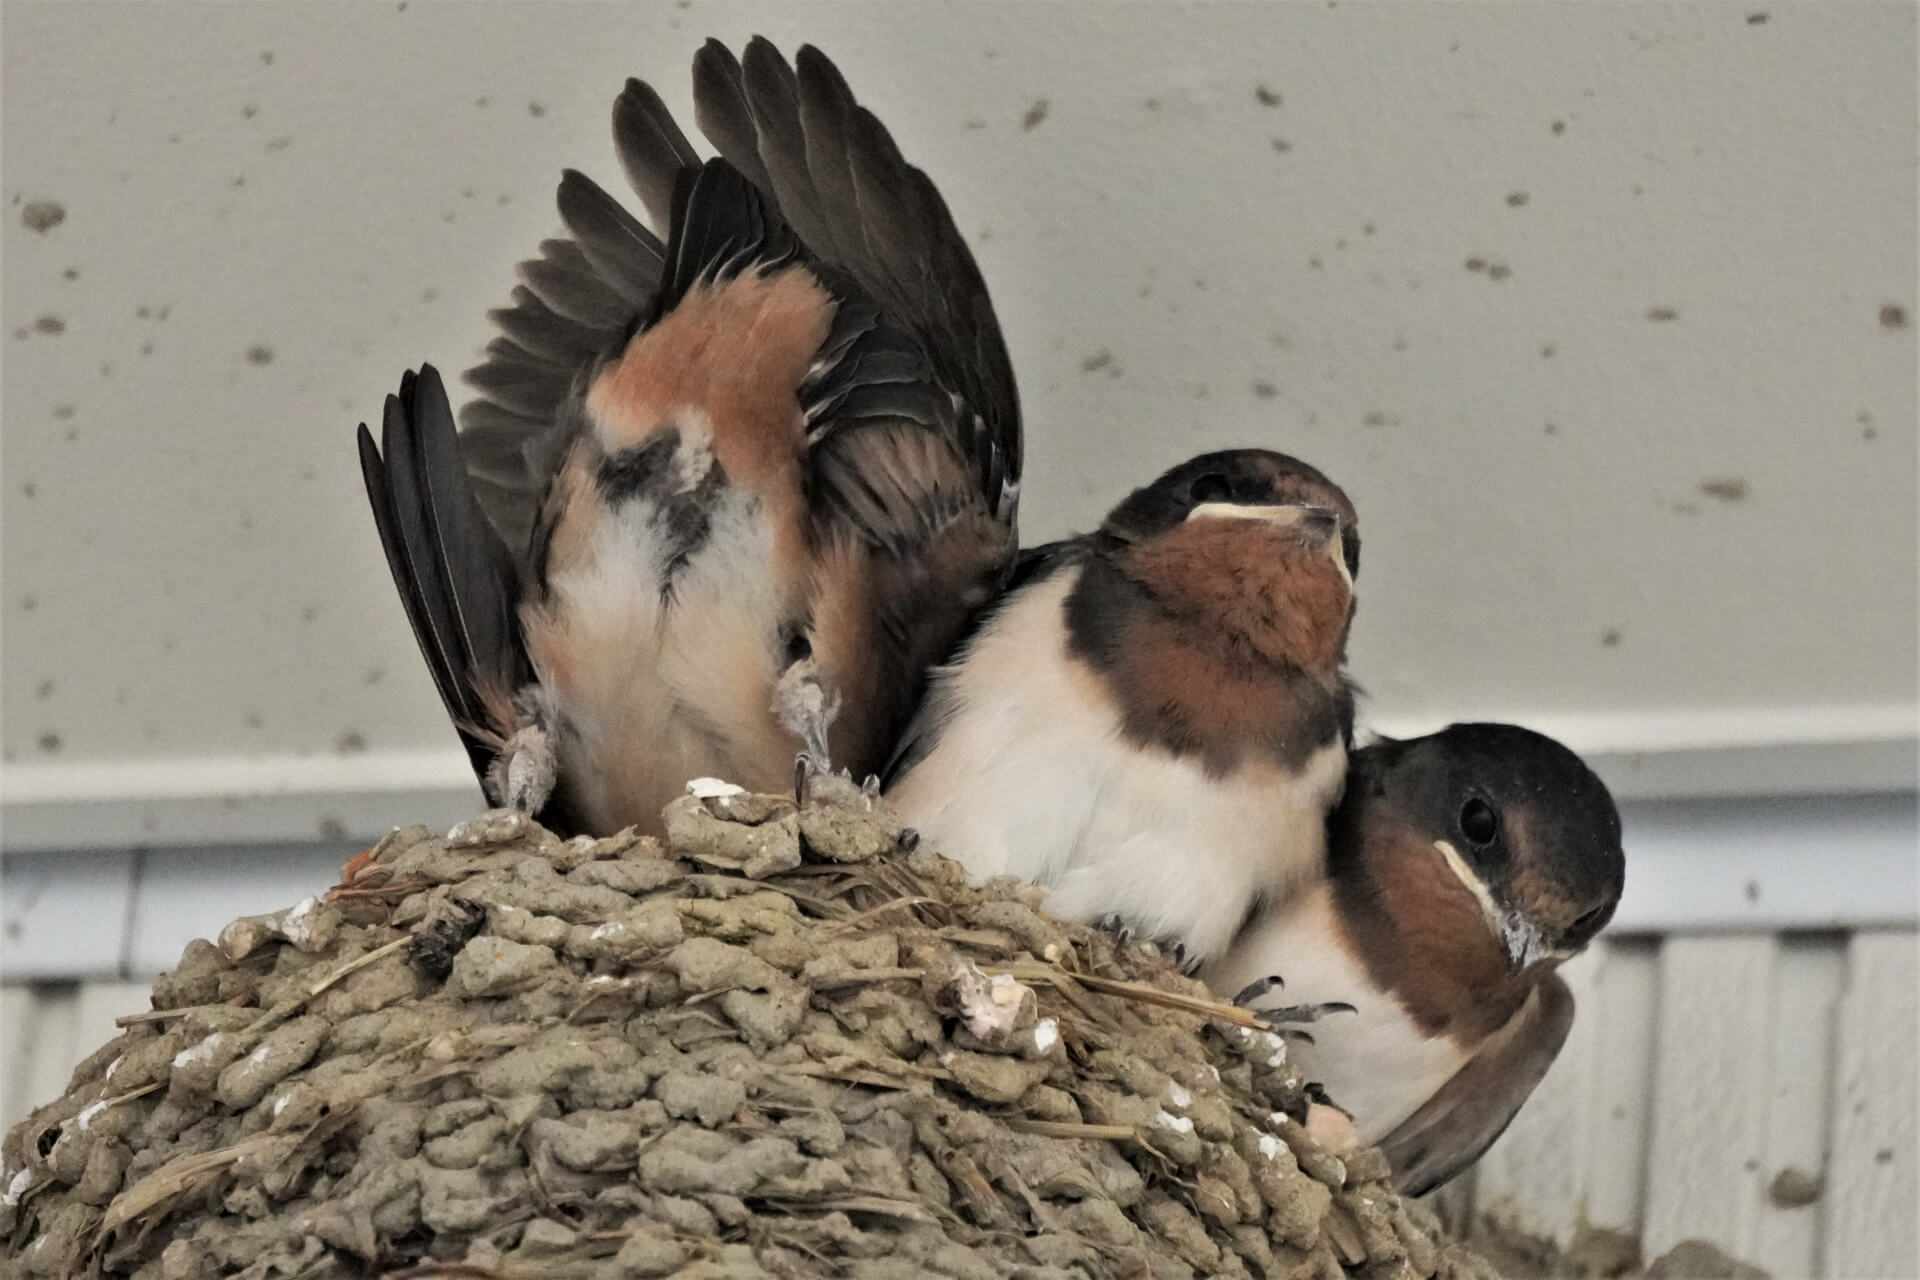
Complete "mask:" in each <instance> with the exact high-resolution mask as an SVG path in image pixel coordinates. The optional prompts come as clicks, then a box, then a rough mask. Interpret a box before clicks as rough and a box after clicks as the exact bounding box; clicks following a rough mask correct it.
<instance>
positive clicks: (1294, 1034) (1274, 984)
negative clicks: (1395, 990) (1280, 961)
mask: <svg viewBox="0 0 1920 1280" xmlns="http://www.w3.org/2000/svg"><path fill="white" fill-rule="evenodd" d="M1286 985H1287V984H1286V980H1285V979H1283V978H1282V977H1281V976H1280V975H1279V974H1277V973H1272V974H1268V975H1267V976H1266V977H1264V978H1260V979H1257V980H1256V981H1253V982H1249V983H1248V984H1247V985H1246V986H1244V987H1242V988H1240V990H1239V991H1238V992H1237V993H1235V995H1234V997H1233V1003H1235V1004H1237V1005H1239V1006H1240V1007H1241V1008H1242V1009H1249V1010H1252V1011H1253V1012H1254V1013H1256V1014H1258V1015H1260V1020H1261V1021H1262V1022H1264V1023H1266V1024H1267V1028H1268V1029H1269V1030H1271V1031H1272V1032H1274V1033H1275V1034H1276V1035H1280V1036H1284V1037H1286V1038H1287V1039H1289V1040H1298V1041H1301V1042H1302V1043H1304V1044H1312V1043H1313V1036H1312V1035H1311V1034H1309V1033H1308V1032H1305V1031H1302V1030H1300V1024H1302V1023H1310V1022H1318V1021H1320V1019H1322V1018H1324V1017H1327V1016H1328V1015H1330V1014H1335V1013H1357V1012H1359V1010H1357V1009H1355V1008H1354V1007H1353V1006H1352V1005H1350V1004H1348V1003H1347V1002H1346V1001H1345V1000H1328V1001H1325V1002H1323V1003H1320V1004H1289V1005H1281V1006H1279V1007H1278V1008H1272V1009H1259V1008H1255V1007H1254V1006H1255V1004H1256V1003H1257V1002H1258V1001H1260V1000H1262V999H1264V998H1265V997H1266V996H1268V995H1269V994H1271V993H1272V992H1275V991H1278V990H1279V989H1280V988H1282V987H1284V986H1286Z"/></svg>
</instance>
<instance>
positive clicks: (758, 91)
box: [360, 39, 1021, 834]
mask: <svg viewBox="0 0 1920 1280" xmlns="http://www.w3.org/2000/svg"><path fill="white" fill-rule="evenodd" d="M694 101H695V109H696V119H697V120H698V123H699V125H700V128H701V131H702V132H703V133H704V134H705V135H706V136H707V138H708V139H709V140H710V141H711V142H712V143H713V145H714V146H715V148H716V149H717V150H718V151H719V157H718V158H716V159H711V160H707V161H705V162H703V161H702V160H701V159H700V158H699V156H698V155H697V153H696V152H695V151H694V149H693V147H692V146H691V145H690V144H689V142H688V141H687V139H686V137H685V136H684V134H683V133H682V132H681V130H680V129H679V127H678V126H677V125H676V124H675V123H674V121H673V118H672V117H671V115H670V114H669V113H668V112H667V110H666V108H665V106H664V104H663V103H662V102H661V100H660V97H659V95H658V94H656V93H655V92H654V91H653V90H652V89H651V88H649V87H648V86H646V85H644V84H642V83H640V82H639V81H629V82H628V83H627V86H626V91H625V92H624V93H622V94H621V95H620V98H619V100H618V101H617V102H616V103H615V105H614V110H613V132H614V140H615V144H616V147H617V150H618V153H619V158H620V162H621V165H622V167H623V168H624V170H625V173H626V176H627V179H628V181H629V182H630V184H631V185H632V187H633V188H634V190H635V192H636V193H637V194H638V195H639V197H640V200H641V202H642V203H643V204H644V205H645V207H646V209H647V212H648V214H649V215H650V218H651V221H652V224H653V226H654V228H656V229H658V231H659V235H658V236H656V235H655V233H654V231H651V230H649V229H648V228H647V227H646V226H644V225H642V223H641V222H640V221H639V220H637V219H636V218H635V217H634V216H632V215H631V214H630V213H629V212H628V211H627V210H626V209H625V208H624V207H623V206H622V205H621V204H620V203H619V202H618V201H617V200H615V199H614V198H613V197H612V196H610V195H608V194H607V193H606V192H605V191H603V190H602V189H601V188H600V187H598V186H596V185H595V184H594V183H592V182H591V181H589V180H588V179H587V178H585V177H583V176H581V175H580V174H578V173H575V172H568V173H567V174H566V176H565V178H564V179H563V181H562V182H561V184H560V188H559V207H560V216H561V219H562V221H563V223H564V224H565V226H566V230H567V235H566V237H565V238H560V239H554V240H549V241H547V242H545V243H544V244H542V245H541V252H540V256H539V257H538V258H535V259H533V260H532V261H529V262H526V263H524V264H522V266H521V271H520V274H521V279H522V284H521V285H520V286H519V287H518V288H516V289H515V290H514V291H513V295H512V305H511V306H509V307H507V308H506V309H504V310H501V311H498V312H495V313H494V315H495V319H496V320H497V322H498V324H499V327H500V336H498V337H497V338H496V339H494V341H493V343H492V345H491V346H489V347H488V349H487V353H486V358H485V361H484V362H483V363H482V364H480V365H479V367H477V368H475V369H474V370H473V371H472V372H471V373H470V374H469V375H468V377H469V381H470V382H472V383H473V384H474V386H475V387H476V388H478V390H479V392H480V398H479V399H478V400H477V401H475V402H474V403H471V404H469V405H467V406H466V408H465V410H464V412H463V413H462V415H461V418H460V424H461V425H460V428H459V430H458V431H457V432H456V429H455V426H454V418H453V414H452V411H451V408H450V406H449V404H448V401H447V396H446V391H445V389H444V387H443V386H442V385H441V382H440V379H439V377H438V375H436V374H435V373H434V372H433V370H432V369H431V368H427V369H423V370H422V371H421V372H420V374H419V375H418V376H417V377H416V376H414V375H411V374H410V375H408V377H407V378H406V379H405V380H404V381H403V383H402V385H401V390H400V394H399V395H397V396H395V397H392V398H390V399H389V401H388V404H387V408H386V417H385V422H384V426H383V440H382V442H381V444H380V445H378V446H376V444H375V442H374V440H373V438H372V436H371V434H370V433H369V432H368V431H367V429H366V428H365V427H364V426H363V427H362V428H361V429H360V454H361V461H362V467H363V471H364V473H365V478H366V482H367V491H368V495H369V498H370V500H371V502H372V506H373V512H374V518H375V522H376V523H377V524H378V526H379V530H380V535H381V539H382V542H383V544H384V546H385V548H386V552H387V557H388V562H389V565H390V568H391V570H392V573H393V578H394V582H395V584H396V585H397V587H398V588H399V591H400V595H401V598H402V600H403V602H404V604H405V606H406V610H407V614H408V617H409V619H410V620H411V622H412V624H413V628H414V632H415V635H416V638H417V639H418V640H419V643H420V648H421V651H422V653H423V654H424V655H425V657H426V660H427V665H428V666H429V667H430V668H431V670H432V673H433V677H434V681H435V683H436V685H437V687H438V689H439V691H440V694H441V697H442V699H443V701H444V702H445V704H446V707H447V711H448V713H449V715H450V716H451V717H452V719H453V721H454V724H455V726H456V727H457V729H458V730H459V733H460V736H461V738H462V741H463V742H464V744H465V746H466V748H467V751H468V754H469V757H470V759H471V761H472V763H473V766H474V769H475V771H476V773H478V775H479V776H480V778H481V780H482V783H483V786H484V787H485V789H486V791H487V793H488V795H489V796H490V798H491V799H492V800H493V802H494V803H496V804H500V805H512V806H516V807H518V808H521V809H524V810H527V811H529V812H532V813H535V814H538V815H539V816H540V817H541V818H542V820H543V821H545V822H546V823H547V824H548V825H549V826H552V827H555V828H557V829H560V830H565V831H578V832H589V833H596V834H604V833H609V832H612V831H615V830H617V829H619V828H622V827H626V826H637V827H639V828H641V829H642V830H650V829H653V828H655V827H656V826H657V825H658V821H659V814H660V810H661V808H662V806H663V805H664V804H665V803H666V802H667V801H668V800H669V799H670V798H672V797H673V796H674V795H677V794H679V792H680V790H681V788H682V786H683V784H684V782H685V781H686V779H688V778H690V777H697V776H702V775H718V776H721V777H724V778H727V779H730V780H732V781H735V782H738V783H741V784H744V785H746V786H747V787H749V788H752V789H755V790H778V789H781V788H782V787H783V785H784V784H786V783H788V782H789V781H791V780H792V779H793V777H794V768H795V761H796V758H797V757H799V758H802V759H804V761H805V762H806V763H807V766H808V767H810V768H812V769H813V770H816V771H824V770H826V769H828V768H830V767H831V765H832V764H838V765H841V766H845V767H847V768H849V769H851V770H852V771H853V772H854V774H855V775H856V776H858V775H865V774H871V773H875V772H877V771H878V770H879V768H880V767H881V766H882V765H883V764H884V763H885V761H886V759H887V757H888V753H889V752H890V750H891V749H892V747H893V745H894V743H895V741H896V740H897V739H898V737H899V735H900V733H901V731H902V729H903V728H904V726H905V725H906V723H907V721H908V719H909V717H910V715H911V713H912V710H913V708H914V706H915V704H916V703H917V701H918V698H919V694H920V691H921V688H922V685H923V682H924V676H925V672H926V670H927V668H928V667H929V665H930V664H932V663H935V662H937V661H939V660H940V659H941V658H942V657H943V656H944V655H945V654H946V653H947V652H948V651H949V649H950V648H951V646H952V644H953V643H954V641H955V640H956V638H957V637H958V636H959V635H960V634H961V632H962V630H963V628H964V626H965V625H966V623H967V621H968V619H969V617H970V616H971V614H972V613H973V612H974V611H975V610H977V609H978V608H979V607H980V606H981V605H983V604H984V603H986V602H987V601H988V600H989V599H990V598H991V597H992V596H993V595H994V594H995V592H996V591H997V590H998V589H999V588H1000V587H1001V585H1002V584H1003V583H1004V581H1005V580H1006V577H1007V575H1008V573H1009V572H1010V570H1011V568H1012V566H1013V562H1014V554H1015V549H1016V547H1017V539H1016V534H1015V528H1014V516H1015V507H1016V502H1017V495H1018V480H1019V473H1020V448H1021V440H1020V417H1019V408H1018V403H1017V399H1016V395H1015V389H1014V379H1013V371H1012V367H1011V365H1010V363H1009V361H1008V358H1007V353H1006V348H1005V345H1004V343H1003V341H1002V339H1001V335H1000V330H999V326H998V323H997V322H996V320H995V318H994V313H993V308H992V305H991V303H990V302H989V300H988V297H987V290H986V286H985V284H984V283H983V282H982V280H981V278H980V273H979V271H978V269H977V268H976V267H975V265H974V261H973V258H972V255H971V254H970V253H969V252H968V250H967V247H966V244H965V243H964V242H963V240H962V239H961V237H960V234H959V231H958V230H957V228H956V227H955V226H954V223H953V219H952V218H951V216H950V215H949V214H948V212H947V208H946V205H945V203H944V202H943V201H942V199H941V197H940V195H939V193H938V192H937V191H936V190H935V188H934V186H933V184H932V183H931V182H930V181H929V180H928V179H927V177H926V175H925V174H923V173H922V172H921V171H920V170H918V169H916V168H914V167H913V166H911V165H909V164H908V163H907V162H906V161H905V160H903V159H902V158H901V155H900V153H899V151H898V149H897V148H896V147H895V145H894V142H893V139H892V138H891V137H890V136H889V134H888V132H887V130H886V129H885V128H884V127H883V126H882V125H881V124H880V122H879V121H878V120H877V119H876V118H875V117H874V116H873V114H872V113H871V112H870V111H868V110H866V109H865V108H863V107H861V106H860V105H859V104H858V103H857V102H856V101H855V100H854V98H853V95H852V93H851V92H850V91H849V90H848V88H847V85H846V82H845V81H844V80H843V79H842V78H841V76H840V74H839V72H838V71H837V70H836V69H835V68H834V67H833V65H832V64H831V63H830V62H828V61H827V59H826V58H825V57H824V56H823V55H822V54H820V53H819V52H818V51H817V50H814V49H812V48H802V49H801V50H800V52H799V55H798V57H797V59H796V60H795V63H794V64H793V65H789V64H788V62H787V61H786V59H785V58H784V57H783V56H782V55H781V54H780V53H779V52H778V51H777V50H775V49H774V47H773V46H772V45H771V44H769V43H767V42H766V41H765V40H761V39H755V40H754V41H753V42H752V43H750V44H749V45H748V46H747V49H746V52H745V56H744V59H743V60H736V59H735V58H734V56H733V55H732V54H731V53H730V52H729V51H728V50H727V49H726V48H724V47H723V46H721V45H720V44H718V43H717V42H709V43H708V44H707V46H706V47H705V48H704V49H703V50H702V51H701V53H700V54H699V56H698V58H697V59H696V60H695V64H694Z"/></svg>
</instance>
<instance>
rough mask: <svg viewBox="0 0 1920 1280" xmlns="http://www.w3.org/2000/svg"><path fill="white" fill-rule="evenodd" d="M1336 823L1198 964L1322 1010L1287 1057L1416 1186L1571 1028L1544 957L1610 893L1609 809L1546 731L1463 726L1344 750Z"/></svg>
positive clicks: (1568, 943)
mask: <svg viewBox="0 0 1920 1280" xmlns="http://www.w3.org/2000/svg"><path fill="white" fill-rule="evenodd" d="M1328 828H1329V837H1328V849H1327V867H1326V877H1325V878H1324V879H1323V880H1321V881H1319V882H1318V883H1315V884H1313V885H1311V886H1308V887H1306V888H1305V889H1303V890H1302V891H1301V892H1299V893H1298V894H1296V895H1295V896H1294V897H1293V898H1292V899H1290V900H1287V901H1285V902H1277V903H1276V904H1275V905H1274V906H1273V907H1272V908H1271V909H1269V910H1268V911H1266V912H1264V913H1263V914H1261V915H1260V916H1259V917H1257V918H1256V919H1255V920H1254V921H1253V922H1252V923H1251V924H1249V926H1248V928H1247V930H1246V931H1245V933H1243V934H1242V935H1241V936H1240V937H1239V938H1237V939H1236V940H1235V942H1234V945H1233V946H1232V947H1231V948H1230V949H1229V950H1228V951H1227V953H1226V954H1225V955H1223V956H1222V957H1221V958H1220V960H1219V961H1218V962H1217V963H1216V964H1214V965H1212V966H1211V967H1210V968H1209V969H1208V970H1207V971H1206V973H1205V975H1204V976H1205V977H1206V979H1207V980H1208V981H1209V982H1210V983H1211V984H1212V985H1213V987H1214V989H1215V990H1217V991H1222V992H1237V993H1238V994H1237V996H1235V999H1236V1001H1237V1002H1238V1003H1242V1004H1246V1005H1248V1007H1250V1008H1254V1009H1255V1010H1256V1011H1260V1010H1261V1006H1262V1005H1263V1004H1265V1005H1269V1006H1270V1005H1271V1004H1273V1003H1276V1002H1277V1001H1278V1000H1279V999H1280V996H1279V995H1276V994H1275V992H1276V991H1279V992H1282V993H1283V994H1284V997H1285V1000H1286V1001H1288V1002H1290V1003H1291V1004H1292V1006H1293V1007H1291V1008H1287V1009H1280V1010H1277V1011H1274V1012H1273V1015H1272V1016H1274V1017H1275V1018H1276V1019H1277V1020H1281V1021H1285V1020H1289V1019H1301V1020H1310V1021H1313V1022H1314V1026H1313V1029H1312V1031H1311V1032H1310V1033H1309V1035H1308V1037H1307V1038H1304V1039H1303V1040H1302V1043H1301V1044H1300V1045H1299V1046H1298V1047H1297V1048H1296V1050H1295V1051H1294V1053H1293V1059H1294V1062H1295V1065H1297V1066H1298V1067H1299V1068H1300V1069H1301V1070H1302V1071H1303V1072H1305V1073H1306V1074H1308V1075H1309V1076H1311V1077H1313V1078H1314V1079H1315V1080H1317V1081H1319V1082H1320V1083H1321V1084H1323V1085H1324V1086H1325V1087H1326V1089H1327V1091H1328V1093H1329V1094H1330V1095H1331V1097H1332V1099H1333V1101H1334V1102H1336V1103H1338V1104H1339V1105H1340V1106H1341V1107H1343V1108H1345V1109H1346V1110H1347V1111H1349V1112H1350V1113H1351V1114H1352V1116H1353V1117H1354V1122H1355V1125H1356V1127H1357V1129H1358V1131H1359V1136H1360V1138H1361V1139H1362V1140H1363V1141H1365V1142H1368V1143H1377V1144H1379V1145H1380V1146H1381V1148H1382V1149H1383V1150H1384V1151H1385V1153H1386V1155H1387V1158H1388V1161H1389V1163H1390V1164H1391V1165H1392V1166H1393V1169H1394V1173H1395V1179H1396V1181H1397V1182H1398V1184H1399V1186H1400V1188H1401V1189H1402V1190H1403V1191H1405V1192H1406V1193H1407V1194H1409V1195H1420V1194H1423V1193H1425V1192H1426V1191H1428V1190H1431V1189H1432V1188H1434V1187H1437V1186H1439V1185H1440V1184H1441V1183H1443V1182H1446V1181H1447V1180H1448V1179H1449V1178H1451V1177H1453V1176H1454V1175H1455V1174H1457V1173H1459V1172H1460V1171H1461V1170H1462V1169H1464V1168H1466V1167H1467V1166H1468V1165H1470V1164H1472V1163H1473V1162H1474V1161H1475V1160H1477V1159H1478V1158H1479V1157H1480V1154H1481V1153H1482V1152H1483V1151H1485V1150H1486V1149H1487V1147H1488V1146H1490V1145H1492V1143H1493V1141H1494V1139H1495V1138H1498V1137H1499V1136H1500V1134H1501V1133H1502V1132H1503V1131H1504V1130H1505V1129H1506V1127H1507V1124H1508V1122H1510V1121H1511V1120H1512V1119H1513V1116H1514V1113H1515V1112H1517V1111H1518V1110H1519V1109H1520V1105H1521V1104H1522V1103H1523V1102H1525V1101H1526V1100H1527V1095H1528V1094H1530V1093H1532V1092H1533V1088H1534V1086H1535V1085H1537V1084H1539V1083H1540V1079H1541V1077H1542V1076H1544V1075H1545V1074H1546V1072H1547V1068H1548V1067H1549V1066H1550V1065H1551V1064H1552V1062H1553V1059H1554V1055H1555V1054H1557V1053H1559V1051H1560V1046H1561V1044H1562V1043H1563V1042H1564V1041H1565V1040H1566V1037H1567V1030H1568V1028H1569V1027H1570V1026H1571V1025H1572V1022H1573V993H1572V992H1571V991H1570V990H1568V988H1567V984H1566V983H1565V982H1564V981H1562V980H1561V978H1560V977H1559V976H1558V975H1557V974H1556V973H1555V972H1554V969H1555V967H1556V966H1558V965H1559V964H1560V962H1561V961H1563V960H1566V959H1567V958H1569V957H1570V956H1573V955H1575V954H1577V953H1578V952H1579V951H1580V950H1581V949H1582V948H1583V947H1585V946H1586V945H1587V943H1588V942H1590V941H1592V939H1593V936H1594V934H1596V933H1598V932H1599V931H1600V929H1601V928H1602V927H1603V926H1604V925H1605V924H1606V923H1607V921H1608V920H1610V919H1611V918H1612V917H1613V910H1614V907H1615V905H1616V904H1617V903H1618V902H1619V901H1620V889H1621V885H1622V882H1623V877H1624V875H1625V857H1624V854H1623V853H1622V851H1621V847H1620V815H1619V813H1618V811H1617V810H1616V809H1615V808H1614V804H1613V798H1612V797H1611V796H1610V795H1609V794H1608V793H1607V788H1606V785H1605V784H1604V783H1602V782H1601V781H1600V779H1599V778H1597V777H1595V776H1594V774H1593V772H1592V770H1590V769H1588V768H1587V766H1586V765H1585V764H1583V763H1582V762H1581V760H1580V758H1579V757H1578V756H1576V755H1575V754H1574V753H1573V752H1571V751H1569V750H1568V749H1567V748H1566V747H1564V746H1562V745H1561V744H1559V743H1558V742H1555V741H1554V740H1553V739H1551V738H1548V737H1544V736H1542V735H1541V734H1538V733H1534V732H1532V731H1531V730H1527V729H1522V728H1518V727H1516V726H1513V725H1504V724H1456V725H1452V726H1450V727H1449V728H1447V729H1444V730H1442V731H1441V732H1439V733H1436V734H1432V735H1430V736H1428V737H1424V738H1414V739H1408V740H1405V741H1381V742H1378V743H1375V744H1373V745H1370V746H1368V747H1365V748H1363V749H1361V750H1359V751H1356V752H1354V754H1353V763H1352V768H1351V770H1350V772H1349V774H1348V780H1347V794H1346V797H1345V798H1344V799H1343V800H1342V802H1341V804H1340V807H1339V808H1338V809H1337V810H1336V811H1335V813H1334V815H1333V817H1332V819H1331V820H1330V821H1329V823H1328ZM1274 975H1277V976H1274ZM1283 978H1284V984H1282V982H1281V979H1283Z"/></svg>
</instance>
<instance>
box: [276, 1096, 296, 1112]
mask: <svg viewBox="0 0 1920 1280" xmlns="http://www.w3.org/2000/svg"><path fill="white" fill-rule="evenodd" d="M292 1101H293V1095H292V1094H290V1093H283V1094H281V1095H280V1096H279V1097H277V1098H275V1099H274V1100H273V1114H274V1115H275V1116H276V1117H278V1116H279V1114H280V1113H281V1112H282V1111H285V1110H286V1109H287V1104H288V1103H289V1102H292Z"/></svg>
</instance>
